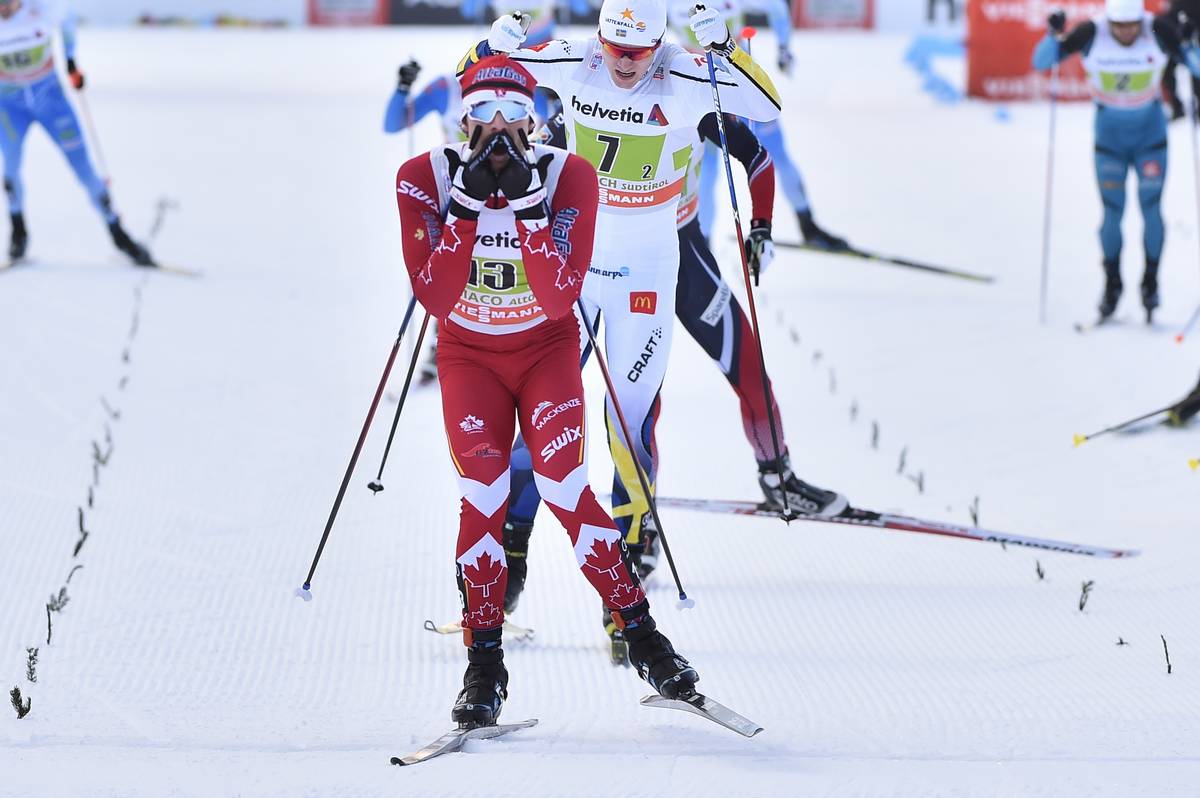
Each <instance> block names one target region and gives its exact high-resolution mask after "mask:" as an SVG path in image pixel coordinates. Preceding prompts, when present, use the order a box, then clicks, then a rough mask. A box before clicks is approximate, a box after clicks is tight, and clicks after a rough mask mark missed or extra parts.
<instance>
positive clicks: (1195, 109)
mask: <svg viewBox="0 0 1200 798" xmlns="http://www.w3.org/2000/svg"><path fill="white" fill-rule="evenodd" d="M1198 113H1200V98H1197V97H1196V89H1195V84H1194V83H1193V84H1192V112H1191V113H1190V114H1189V116H1190V117H1191V118H1192V121H1191V126H1192V178H1193V180H1194V183H1195V186H1196V219H1197V221H1198V222H1200V144H1197V139H1196V137H1197V132H1196V125H1197V124H1198V123H1197V121H1196V114H1198ZM1196 241H1197V243H1198V244H1200V226H1198V229H1197V235H1196ZM1198 318H1200V306H1197V307H1196V311H1195V312H1194V313H1193V314H1192V317H1191V318H1190V319H1188V323H1187V324H1185V325H1184V326H1183V329H1182V330H1180V331H1179V334H1178V335H1176V336H1175V340H1176V341H1177V342H1178V343H1183V339H1184V338H1186V337H1187V334H1188V332H1190V331H1191V329H1192V326H1193V325H1194V324H1195V323H1196V320H1197V319H1198Z"/></svg>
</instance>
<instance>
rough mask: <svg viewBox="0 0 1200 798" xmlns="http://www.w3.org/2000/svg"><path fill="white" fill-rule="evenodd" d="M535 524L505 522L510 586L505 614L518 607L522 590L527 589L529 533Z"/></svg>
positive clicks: (505, 597)
mask: <svg viewBox="0 0 1200 798" xmlns="http://www.w3.org/2000/svg"><path fill="white" fill-rule="evenodd" d="M531 532H533V524H521V523H518V522H516V521H505V522H504V558H505V559H506V560H507V561H508V586H507V587H506V588H505V589H504V614H505V615H508V614H509V613H511V612H512V611H513V610H515V609H516V608H517V602H518V601H519V600H520V599H521V591H523V590H524V589H525V575H526V574H527V573H528V570H529V562H528V557H529V535H530V533H531Z"/></svg>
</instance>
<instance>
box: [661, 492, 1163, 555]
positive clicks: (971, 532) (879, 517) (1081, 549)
mask: <svg viewBox="0 0 1200 798" xmlns="http://www.w3.org/2000/svg"><path fill="white" fill-rule="evenodd" d="M654 501H655V502H657V503H658V506H659V507H660V508H661V507H667V508H677V509H681V510H698V511H700V512H706V513H728V514H730V515H754V516H760V517H764V518H774V519H776V520H778V519H779V507H778V506H776V505H773V504H768V503H766V502H751V501H720V500H715V499H680V498H674V497H668V496H655V497H654ZM792 520H793V521H804V522H816V523H821V524H847V525H850V526H866V527H874V528H876V529H890V530H895V531H898V532H918V533H921V534H925V535H941V536H945V537H952V538H960V539H963V540H979V541H984V542H988V543H1002V544H1005V545H1008V546H1026V547H1028V548H1034V549H1043V550H1045V551H1058V552H1063V553H1065V554H1082V555H1085V556H1088V557H1097V558H1116V557H1136V556H1137V555H1138V554H1139V553H1140V552H1138V551H1137V550H1136V549H1113V548H1108V547H1107V546H1093V545H1091V544H1087V543H1068V542H1066V541H1062V540H1049V539H1045V538H1031V537H1025V536H1024V535H1011V534H1008V533H1006V532H995V531H992V530H988V529H980V528H979V527H975V526H963V525H961V524H951V523H947V522H945V521H930V520H927V519H923V518H911V517H909V516H906V515H893V514H892V513H880V512H875V511H873V510H863V509H860V508H857V507H850V508H847V509H846V510H845V511H844V512H842V513H841V514H840V515H835V516H832V517H825V516H820V515H797V516H795V517H793V518H792Z"/></svg>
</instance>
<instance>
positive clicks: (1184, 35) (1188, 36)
mask: <svg viewBox="0 0 1200 798" xmlns="http://www.w3.org/2000/svg"><path fill="white" fill-rule="evenodd" d="M1195 38H1196V23H1194V22H1192V18H1191V17H1189V16H1188V15H1187V14H1185V13H1184V12H1182V11H1180V12H1179V39H1180V41H1182V42H1184V43H1185V44H1187V43H1190V42H1192V41H1193V40H1194V39H1195Z"/></svg>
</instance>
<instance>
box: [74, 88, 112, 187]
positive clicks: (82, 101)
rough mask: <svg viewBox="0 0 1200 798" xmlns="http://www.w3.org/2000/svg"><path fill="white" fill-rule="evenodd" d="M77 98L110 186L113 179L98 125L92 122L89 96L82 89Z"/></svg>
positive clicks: (89, 136)
mask: <svg viewBox="0 0 1200 798" xmlns="http://www.w3.org/2000/svg"><path fill="white" fill-rule="evenodd" d="M75 97H76V98H77V99H78V100H79V110H80V111H81V112H82V113H83V124H84V127H86V128H87V137H88V139H89V140H90V141H91V142H92V149H94V150H95V151H96V165H97V166H99V167H100V175H101V177H102V178H103V179H104V185H106V186H107V185H110V184H111V183H112V177H111V176H110V175H109V173H108V163H107V162H106V161H105V159H104V150H103V149H102V148H101V147H100V137H99V136H97V135H96V125H95V124H94V123H93V122H92V109H91V108H90V107H89V106H88V101H87V95H86V94H84V93H83V89H80V90H79V91H77V92H76V93H75Z"/></svg>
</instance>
